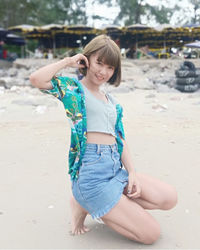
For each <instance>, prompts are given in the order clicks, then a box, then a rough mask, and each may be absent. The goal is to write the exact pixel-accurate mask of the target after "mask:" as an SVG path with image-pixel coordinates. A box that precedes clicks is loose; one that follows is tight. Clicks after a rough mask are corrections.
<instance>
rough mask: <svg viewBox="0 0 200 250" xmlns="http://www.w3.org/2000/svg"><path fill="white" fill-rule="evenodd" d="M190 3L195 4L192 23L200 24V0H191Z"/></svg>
mask: <svg viewBox="0 0 200 250" xmlns="http://www.w3.org/2000/svg"><path fill="white" fill-rule="evenodd" d="M190 3H191V4H192V6H193V12H194V15H193V18H192V20H191V21H192V23H193V24H199V23H200V2H199V0H190Z"/></svg>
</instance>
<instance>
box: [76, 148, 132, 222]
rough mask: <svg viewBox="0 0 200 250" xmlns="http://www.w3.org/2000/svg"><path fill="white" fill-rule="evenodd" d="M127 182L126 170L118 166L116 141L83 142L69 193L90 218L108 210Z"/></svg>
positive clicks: (119, 196)
mask: <svg viewBox="0 0 200 250" xmlns="http://www.w3.org/2000/svg"><path fill="white" fill-rule="evenodd" d="M127 183H128V172H127V171H126V170H125V169H123V168H122V164H121V161H120V154H119V153H118V150H117V144H113V145H104V144H92V143H87V145H86V151H85V154H84V157H83V159H82V165H81V167H80V170H79V176H78V179H77V180H74V181H72V193H73V195H74V198H75V199H76V200H77V201H78V203H79V204H80V205H81V206H82V207H83V208H84V209H85V210H87V211H88V213H89V214H90V215H91V216H92V218H93V219H99V218H100V217H102V216H104V215H105V214H106V213H108V212H109V211H110V210H111V209H112V208H113V207H114V206H115V205H116V204H117V202H118V201H119V200H120V198H121V196H122V193H123V191H124V188H125V186H126V185H127Z"/></svg>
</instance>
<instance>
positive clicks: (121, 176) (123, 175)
mask: <svg viewBox="0 0 200 250" xmlns="http://www.w3.org/2000/svg"><path fill="white" fill-rule="evenodd" d="M115 179H116V180H118V181H120V182H122V183H125V182H128V172H127V171H126V170H124V169H120V170H119V172H118V173H117V174H116V176H115Z"/></svg>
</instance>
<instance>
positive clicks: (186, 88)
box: [175, 84, 199, 93]
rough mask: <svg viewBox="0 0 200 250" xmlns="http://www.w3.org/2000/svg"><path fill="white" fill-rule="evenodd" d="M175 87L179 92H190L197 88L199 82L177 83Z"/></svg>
mask: <svg viewBox="0 0 200 250" xmlns="http://www.w3.org/2000/svg"><path fill="white" fill-rule="evenodd" d="M175 88H176V89H178V90H180V91H181V92H187V93H191V92H195V91H197V90H198V89H199V84H193V85H178V84H177V85H176V86H175Z"/></svg>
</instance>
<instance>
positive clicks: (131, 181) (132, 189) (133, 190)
mask: <svg viewBox="0 0 200 250" xmlns="http://www.w3.org/2000/svg"><path fill="white" fill-rule="evenodd" d="M140 195H141V186H140V182H139V180H138V178H137V175H136V174H131V173H129V176H128V186H127V196H128V197H129V198H132V199H133V198H138V197H140Z"/></svg>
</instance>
